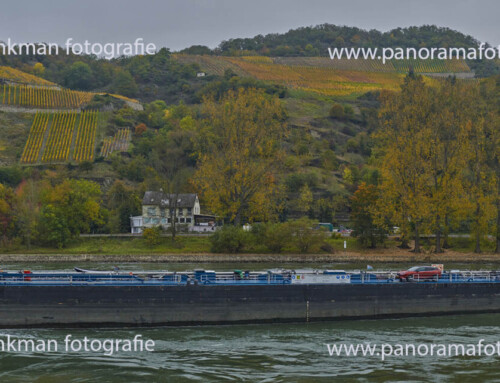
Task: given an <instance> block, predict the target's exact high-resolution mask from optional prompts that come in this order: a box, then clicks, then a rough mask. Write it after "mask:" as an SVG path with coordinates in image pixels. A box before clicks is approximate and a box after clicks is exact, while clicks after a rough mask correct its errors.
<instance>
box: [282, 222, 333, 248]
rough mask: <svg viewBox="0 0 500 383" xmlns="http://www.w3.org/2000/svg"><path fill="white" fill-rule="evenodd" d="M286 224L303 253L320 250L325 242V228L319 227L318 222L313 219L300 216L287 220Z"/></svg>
mask: <svg viewBox="0 0 500 383" xmlns="http://www.w3.org/2000/svg"><path fill="white" fill-rule="evenodd" d="M286 225H287V226H288V230H289V232H290V235H291V236H292V238H293V243H294V244H295V246H296V247H297V249H298V250H299V251H300V252H302V253H307V252H310V251H312V252H313V251H318V249H319V248H320V246H321V245H322V244H323V243H324V242H325V237H326V236H325V230H324V229H322V228H317V226H318V223H317V222H315V221H313V220H311V219H308V218H300V219H297V220H295V221H290V222H287V223H286Z"/></svg>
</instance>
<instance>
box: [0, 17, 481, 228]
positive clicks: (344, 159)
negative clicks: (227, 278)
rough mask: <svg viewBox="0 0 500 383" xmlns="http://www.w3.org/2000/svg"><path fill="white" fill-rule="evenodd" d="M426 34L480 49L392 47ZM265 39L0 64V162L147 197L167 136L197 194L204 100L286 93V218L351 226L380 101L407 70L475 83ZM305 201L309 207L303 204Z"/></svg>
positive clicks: (443, 64)
mask: <svg viewBox="0 0 500 383" xmlns="http://www.w3.org/2000/svg"><path fill="white" fill-rule="evenodd" d="M300 31H301V33H302V32H304V31H302V30H300ZM332 31H333V32H332ZM313 32H314V33H316V32H318V33H319V34H320V35H322V34H323V35H324V36H326V35H328V34H331V35H328V36H330V37H329V39H330V40H328V41H329V42H331V41H332V40H331V39H332V38H333V36H334V35H333V34H332V33H334V32H335V33H337V32H338V33H340V35H338V34H337V35H336V37H335V39H334V40H333V41H335V40H337V39H338V38H339V36H345V37H346V38H347V37H348V36H350V33H351V32H354V35H352V36H351V37H350V40H353V41H351V45H355V46H358V45H359V46H364V45H374V44H378V43H382V42H384V43H385V42H387V41H385V40H384V39H386V38H387V35H386V34H377V33H375V32H373V31H371V32H370V33H368V34H365V33H362V32H360V31H359V30H354V29H349V28H347V29H346V28H340V27H339V28H333V29H332V28H330V27H324V26H323V27H321V26H320V27H315V28H309V29H306V30H305V32H304V33H305V36H308V33H313ZM327 32H328V33H327ZM400 32H401V31H400ZM419 33H420V34H423V35H422V36H427V35H426V33H430V34H431V35H433V34H434V35H435V37H436V36H437V37H436V38H429V40H428V41H429V44H430V43H432V44H434V43H436V44H438V43H439V44H445V43H448V44H451V43H453V44H455V43H457V44H466V45H467V44H469V45H471V44H472V45H473V44H475V40H473V39H472V40H471V39H469V38H468V37H464V36H463V35H461V34H457V33H455V32H453V31H449V30H446V29H432V28H430V29H425V28H419V29H418V30H411V31H410V30H408V31H404V32H401V33H399V32H397V33H396V32H395V34H394V39H395V40H394V42H393V44H396V43H401V44H402V45H405V44H406V45H412V44H416V43H418V42H419V41H420V40H419V39H418V38H416V37H415V38H414V37H411V36H417V35H419ZM299 34H300V33H299ZM294 35H295V32H294V33H289V34H285V35H283V36H281V35H280V36H274V37H273V38H272V39H271V40H272V41H274V42H273V43H272V44H278V45H276V47H278V46H279V44H281V43H279V41H286V39H289V38H291V36H294ZM356 35H359V36H361V39H360V40H359V39H357V38H354V37H355V36H356ZM370 36H371V37H370ZM377 36H378V37H377ZM309 37H310V36H309ZM376 37H377V38H376ZM438 37H439V38H438ZM426 38H427V37H426ZM405 39H406V40H405ZM415 39H416V40H415ZM261 40H262V44H264V45H258V44H257V45H255V46H254V48H253V49H246V48H248V47H247V46H246V45H242V46H241V48H245V47H246V48H245V49H240V50H239V51H238V53H237V54H236V51H232V50H231V49H232V48H231V49H230V48H228V47H229V46H233V45H234V44H236V43H235V42H234V41H233V42H232V43H231V44H232V45H231V44H229V45H228V43H227V42H224V43H222V44H221V47H220V49H218V50H215V51H210V50H209V51H206V50H204V49H201V48H200V49H197V50H193V49H192V50H186V51H185V52H183V53H174V54H171V53H170V52H169V51H168V50H166V49H162V50H160V51H159V52H158V53H157V54H156V55H152V56H136V57H124V58H120V59H116V60H111V61H107V60H101V59H97V58H95V57H86V56H80V57H73V56H68V57H44V58H41V59H40V60H39V61H38V58H34V57H19V58H7V57H0V63H2V64H3V66H2V67H1V68H2V70H1V71H0V127H1V129H0V161H1V164H2V165H4V166H5V165H7V166H8V167H9V168H12V169H15V171H16V172H18V173H19V174H31V173H28V170H30V171H31V169H36V171H40V172H42V174H44V172H45V171H48V170H50V171H55V172H57V173H61V174H65V175H67V176H71V177H76V178H87V179H92V180H96V181H98V182H99V183H100V184H101V186H102V187H103V190H104V191H107V190H108V188H109V187H110V185H112V184H113V182H114V181H115V180H122V181H124V182H125V183H126V184H127V185H128V187H130V188H131V190H134V193H137V195H140V194H141V193H142V191H143V190H144V189H147V188H159V187H161V186H160V185H161V184H160V182H159V179H160V178H161V177H162V175H161V172H162V169H161V166H159V164H158V160H157V156H158V155H162V150H163V149H162V148H161V147H158V146H157V145H158V142H163V141H162V140H164V139H166V141H165V145H167V146H168V145H170V143H173V144H175V145H177V146H175V147H171V148H170V149H169V151H171V152H173V153H178V155H179V156H180V157H181V159H182V161H180V162H179V164H178V165H177V167H178V170H179V171H181V172H183V174H185V175H186V176H185V179H184V180H183V189H184V190H185V191H193V186H192V184H191V183H189V182H188V180H187V179H188V178H189V175H190V174H192V171H193V169H194V168H195V166H196V158H197V154H196V152H195V148H194V144H193V142H194V141H195V140H196V134H197V127H198V125H199V121H200V119H201V118H202V116H201V115H200V113H201V112H200V110H201V109H202V104H203V102H204V101H203V100H204V99H205V97H213V98H215V99H220V98H221V97H222V96H223V95H224V94H225V93H226V92H227V91H229V90H236V89H239V88H258V89H262V90H264V91H265V93H266V94H268V95H276V96H278V97H279V99H280V102H281V105H282V106H283V108H284V109H285V112H286V123H287V125H288V134H287V136H286V138H285V140H284V142H283V147H284V149H285V156H284V158H283V163H282V166H281V170H280V174H278V179H279V182H280V184H281V185H282V189H283V191H284V199H285V200H284V202H283V205H284V209H283V212H282V216H281V218H282V219H285V218H287V217H298V216H302V215H304V214H307V215H309V216H311V217H314V218H316V219H319V220H321V221H326V222H330V221H333V220H335V221H336V222H344V221H345V220H347V219H348V218H349V209H350V202H349V196H351V195H352V193H353V192H354V190H355V188H356V185H358V184H359V183H360V182H361V181H366V182H368V183H376V182H377V177H379V175H378V172H377V169H376V168H374V167H373V166H372V165H371V162H370V156H371V155H372V147H373V139H372V136H371V134H372V132H373V131H374V130H375V129H376V128H377V113H378V107H379V99H378V95H379V93H380V92H381V91H398V90H399V89H400V85H401V84H402V82H403V79H404V77H405V75H406V74H407V73H408V71H409V70H410V69H412V70H413V71H414V72H415V73H420V74H423V75H424V81H425V82H426V83H427V84H431V85H432V84H437V83H438V82H439V81H441V80H440V79H439V78H440V77H447V76H449V75H453V76H457V78H471V77H473V76H474V75H475V73H474V71H473V70H474V69H473V68H472V67H471V66H470V63H469V62H466V61H463V60H455V61H431V60H416V61H415V60H414V61H396V60H393V61H389V62H388V63H386V64H382V63H381V62H380V61H378V60H350V61H348V60H334V61H332V60H330V59H329V58H328V57H321V56H320V55H318V54H312V53H311V52H310V50H308V49H306V47H304V49H306V51H307V54H305V53H300V52H301V51H300V49H301V48H300V46H301V45H300V44H299V45H297V44H296V45H294V47H295V48H293V49H295V51H294V54H291V53H290V54H283V55H276V56H275V55H272V53H279V50H273V49H269V50H266V49H267V48H269V47H270V46H271V45H269V44H271V43H270V42H269V41H271V40H269V38H268V37H265V38H263V39H261ZM413 40H414V41H413ZM311 41H312V43H314V42H315V41H316V40H314V39H313V40H311ZM328 41H327V40H326V39H323V38H318V40H317V42H321V44H323V43H324V44H326V43H327V42H328ZM369 41H370V43H368V42H369ZM312 43H311V44H312ZM242 44H243V43H242ZM245 44H247V42H245ZM346 45H349V44H346ZM266 47H267V48H266ZM194 51H196V52H194ZM304 52H305V51H304ZM193 53H203V54H193ZM214 53H218V54H214ZM28 72H29V73H28ZM200 72H204V74H205V75H200V76H199V75H198V74H199V73H200ZM35 73H37V74H38V76H37V75H35ZM474 81H476V80H474ZM143 109H144V110H143ZM163 154H164V153H163ZM167 154H168V153H167ZM0 173H1V172H0ZM0 176H1V174H0ZM20 177H22V176H20ZM0 181H1V179H0ZM9 182H10V181H9ZM307 193H311V196H312V197H311V198H312V201H311V202H310V203H306V204H305V206H306V207H304V198H305V197H307V198H309V197H308V195H307ZM307 198H306V199H307ZM123 219H124V223H122V224H123V225H125V226H126V225H127V222H125V221H126V217H125V218H123Z"/></svg>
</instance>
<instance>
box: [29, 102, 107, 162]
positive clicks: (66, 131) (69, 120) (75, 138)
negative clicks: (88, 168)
mask: <svg viewBox="0 0 500 383" xmlns="http://www.w3.org/2000/svg"><path fill="white" fill-rule="evenodd" d="M98 120H99V115H98V112H96V111H84V112H82V113H76V112H58V113H37V114H36V115H35V118H34V120H33V124H32V126H31V129H30V133H29V136H28V140H27V141H26V145H25V147H24V150H23V154H22V156H21V161H20V162H21V163H22V164H36V163H61V162H68V161H71V160H73V161H75V162H83V161H92V160H93V159H94V151H95V140H96V131H97V125H98ZM76 126H78V128H76ZM75 131H76V133H75ZM72 151H73V153H72ZM71 154H72V155H71Z"/></svg>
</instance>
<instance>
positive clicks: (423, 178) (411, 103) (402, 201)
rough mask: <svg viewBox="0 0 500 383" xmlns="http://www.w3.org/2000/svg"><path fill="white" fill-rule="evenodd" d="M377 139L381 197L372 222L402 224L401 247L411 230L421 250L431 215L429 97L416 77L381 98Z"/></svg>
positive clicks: (421, 81)
mask: <svg viewBox="0 0 500 383" xmlns="http://www.w3.org/2000/svg"><path fill="white" fill-rule="evenodd" d="M382 101H383V107H382V109H381V122H382V127H381V129H380V131H379V132H378V134H377V138H378V140H379V145H380V146H379V150H380V152H381V153H382V154H381V156H380V167H381V178H382V183H381V186H380V189H381V198H379V199H378V201H377V214H376V215H377V218H376V223H377V224H380V225H383V224H384V223H385V222H387V220H388V219H389V220H390V221H392V222H393V223H395V224H397V225H398V226H399V227H400V228H401V233H402V239H403V243H402V245H403V246H406V245H407V238H408V235H409V232H410V230H413V232H414V239H415V247H414V251H415V252H417V253H418V252H420V232H421V230H422V226H423V225H424V224H425V222H426V221H428V217H429V196H428V190H429V176H428V175H429V169H428V168H429V166H430V153H429V145H426V144H425V142H426V140H427V139H428V137H429V129H430V126H432V124H431V122H430V120H429V118H430V117H431V114H430V113H429V110H430V105H431V103H432V96H431V95H430V94H429V89H428V88H427V87H426V86H425V84H424V82H423V80H422V78H421V77H420V76H407V77H406V79H405V82H404V84H403V85H402V90H401V92H400V93H397V94H386V95H384V96H383V100H382Z"/></svg>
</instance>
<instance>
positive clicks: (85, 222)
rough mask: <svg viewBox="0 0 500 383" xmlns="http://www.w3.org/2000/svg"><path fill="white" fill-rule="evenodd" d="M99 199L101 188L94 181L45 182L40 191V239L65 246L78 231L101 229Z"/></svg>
mask: <svg viewBox="0 0 500 383" xmlns="http://www.w3.org/2000/svg"><path fill="white" fill-rule="evenodd" d="M100 199H101V189H100V187H99V185H98V184H96V183H95V182H92V181H86V180H73V179H72V180H64V181H62V182H61V183H59V184H56V185H55V186H52V185H45V186H44V187H43V188H42V190H41V192H40V203H41V206H42V207H41V212H40V220H39V222H38V227H37V231H38V238H39V240H40V242H42V243H46V244H51V245H57V246H58V247H64V246H65V245H66V244H67V243H68V241H69V240H70V239H72V238H75V237H77V236H78V235H79V234H81V233H89V232H90V231H91V230H92V229H98V228H99V227H100V226H101V225H102V224H103V220H102V211H101V204H100V202H101V201H100Z"/></svg>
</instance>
